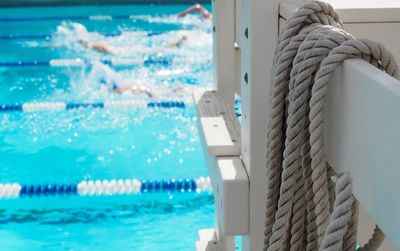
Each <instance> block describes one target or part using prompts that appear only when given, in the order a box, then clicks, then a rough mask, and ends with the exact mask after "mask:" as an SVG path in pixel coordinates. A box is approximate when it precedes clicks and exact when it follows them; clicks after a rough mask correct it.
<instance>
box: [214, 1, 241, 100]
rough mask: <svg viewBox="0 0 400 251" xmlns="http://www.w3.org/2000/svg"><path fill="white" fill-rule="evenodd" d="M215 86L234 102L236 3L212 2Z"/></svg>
mask: <svg viewBox="0 0 400 251" xmlns="http://www.w3.org/2000/svg"><path fill="white" fill-rule="evenodd" d="M212 16H213V59H214V85H215V87H216V89H217V90H218V91H222V93H223V94H224V95H225V96H226V98H227V99H228V100H229V101H230V102H232V105H233V101H234V86H235V81H236V77H235V76H236V74H235V69H236V64H235V46H234V43H235V26H234V24H235V2H234V0H212Z"/></svg>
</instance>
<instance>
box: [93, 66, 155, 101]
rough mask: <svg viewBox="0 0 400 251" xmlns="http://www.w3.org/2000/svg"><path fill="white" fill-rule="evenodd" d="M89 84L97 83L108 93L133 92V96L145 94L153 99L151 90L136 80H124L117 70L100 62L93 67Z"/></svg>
mask: <svg viewBox="0 0 400 251" xmlns="http://www.w3.org/2000/svg"><path fill="white" fill-rule="evenodd" d="M87 83H89V84H93V83H97V84H99V85H98V87H99V88H101V87H105V88H106V89H107V91H108V92H112V93H117V94H123V93H127V92H131V93H133V94H145V95H147V97H149V98H151V97H153V93H152V91H151V89H150V88H148V87H146V86H144V85H140V84H139V83H137V82H136V81H135V79H132V78H129V79H123V78H122V77H121V75H120V74H118V73H117V72H116V71H115V70H113V69H111V68H110V67H108V66H107V65H104V64H102V63H100V62H95V63H94V64H93V65H92V68H91V71H90V73H89V76H88V81H87Z"/></svg>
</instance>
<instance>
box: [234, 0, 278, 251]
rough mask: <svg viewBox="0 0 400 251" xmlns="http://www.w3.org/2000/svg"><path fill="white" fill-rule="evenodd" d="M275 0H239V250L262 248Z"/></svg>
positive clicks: (276, 26) (275, 35)
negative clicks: (243, 193)
mask: <svg viewBox="0 0 400 251" xmlns="http://www.w3.org/2000/svg"><path fill="white" fill-rule="evenodd" d="M278 5H279V0H268V1H267V0H242V6H241V13H242V16H241V24H242V25H241V43H240V47H241V48H240V49H241V78H240V79H241V96H242V130H241V132H242V133H241V135H242V159H243V162H244V165H245V167H246V170H247V173H248V175H249V180H250V226H249V230H250V231H249V234H248V235H247V236H244V237H243V241H242V243H243V250H244V251H248V250H252V251H259V250H262V249H263V240H264V219H265V216H264V214H265V200H266V190H267V189H266V187H267V184H266V167H265V159H266V157H265V155H266V153H265V151H266V137H267V117H268V110H269V107H268V104H269V102H268V93H269V82H270V78H271V74H270V72H271V68H272V60H273V57H274V51H275V46H276V42H277V38H278V17H279V14H278V12H279V10H278V7H279V6H278Z"/></svg>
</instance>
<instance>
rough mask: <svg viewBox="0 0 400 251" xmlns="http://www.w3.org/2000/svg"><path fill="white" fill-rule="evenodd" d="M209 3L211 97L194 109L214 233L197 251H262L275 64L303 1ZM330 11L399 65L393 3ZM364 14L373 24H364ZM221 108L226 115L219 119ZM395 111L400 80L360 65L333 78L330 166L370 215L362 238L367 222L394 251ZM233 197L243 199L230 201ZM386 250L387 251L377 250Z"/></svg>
mask: <svg viewBox="0 0 400 251" xmlns="http://www.w3.org/2000/svg"><path fill="white" fill-rule="evenodd" d="M212 2H213V25H214V27H215V29H214V30H215V32H214V59H215V64H214V67H215V69H214V70H215V78H214V81H215V89H216V90H217V91H216V92H214V94H212V93H210V92H208V93H205V94H204V93H203V94H200V95H199V94H197V95H195V101H196V104H197V106H198V114H199V128H200V133H201V139H202V142H203V146H204V147H203V150H204V152H205V155H206V158H207V160H208V168H209V175H210V178H211V183H212V186H213V188H214V198H215V202H216V205H215V206H216V228H215V230H208V231H201V232H200V236H199V241H198V242H197V244H196V246H197V250H214V249H215V250H234V243H233V238H232V236H234V235H241V236H242V250H244V251H248V250H253V251H258V250H262V249H263V241H264V240H263V238H264V233H263V231H264V220H265V215H264V214H265V199H266V194H265V192H266V190H267V189H266V186H267V184H266V168H265V151H266V147H265V144H266V142H265V140H266V138H267V118H268V113H269V106H268V104H269V101H268V97H269V95H268V94H269V93H270V92H269V86H268V83H269V80H270V77H271V76H270V71H271V68H272V61H273V55H274V50H275V45H276V41H277V38H278V30H279V27H280V25H282V24H283V23H284V22H285V19H286V18H288V15H290V14H291V13H293V12H294V11H295V9H296V8H297V7H298V6H299V5H302V4H304V3H305V2H306V1H279V0H272V1H263V0H235V1H225V0H215V1H214V0H213V1H212ZM329 2H330V3H331V4H333V6H334V7H336V8H337V9H338V12H339V14H343V15H344V20H345V29H347V28H348V29H349V30H350V32H352V33H353V34H354V35H356V36H357V35H360V36H363V37H367V38H371V39H374V40H377V41H379V42H382V43H384V44H387V45H388V47H389V49H390V50H392V51H393V52H394V54H395V56H397V58H398V59H400V51H399V49H398V48H399V47H398V46H397V45H396V46H394V44H395V43H397V41H398V38H399V37H398V33H396V32H393V31H395V30H396V31H397V30H400V24H399V20H397V19H398V15H397V14H396V13H398V12H396V10H399V9H400V6H399V5H398V4H395V3H393V2H388V3H382V2H380V1H366V2H365V3H364V2H363V6H362V7H363V8H362V10H360V8H359V7H360V6H357V4H359V3H356V2H352V1H348V2H342V4H341V5H339V3H337V2H336V1H334V0H331V1H329ZM335 3H336V4H337V5H336V6H335ZM383 4H386V5H387V6H386V7H387V8H384V6H383ZM392 5H393V6H392ZM369 15H372V16H373V17H375V18H377V19H379V20H377V21H376V22H371V21H368V16H369ZM346 20H349V21H346ZM238 68H240V73H239V71H238ZM238 73H239V74H238ZM238 84H240V91H239V90H238V88H237V86H238ZM234 93H236V94H240V95H241V100H242V111H241V119H242V121H241V125H240V129H239V130H240V131H241V133H240V135H239V137H240V139H236V135H235V134H234V133H232V127H236V126H235V125H233V124H234V122H232V121H231V120H230V119H229V116H228V117H227V116H226V113H230V112H231V109H232V106H231V105H230V100H232V97H233V94H234ZM218 95H222V96H224V98H225V101H221V100H220V99H219V98H217V96H218ZM210 96H211V98H210ZM207 99H208V100H209V102H206V101H207ZM202 100H203V102H201V101H202ZM224 106H227V108H226V109H225V110H220V109H221V107H224ZM205 107H206V108H205ZM207 107H208V108H207ZM204 109H208V110H206V111H207V112H204ZM210 111H212V112H210ZM399 111H400V82H399V81H397V80H395V79H393V78H392V77H390V76H388V75H387V74H385V73H383V72H381V71H379V70H377V69H376V68H374V67H373V66H371V65H369V64H367V63H365V62H363V61H361V60H347V61H345V62H344V63H343V65H342V66H341V67H340V68H339V69H338V70H336V72H335V76H334V79H333V80H332V83H331V84H330V87H329V90H328V95H327V108H326V123H325V124H326V125H327V127H326V129H325V138H326V146H327V149H326V154H327V156H328V161H329V163H330V164H331V165H332V167H333V168H334V169H335V170H336V172H338V173H341V172H344V171H347V172H350V173H351V174H352V176H353V177H354V195H355V196H356V198H357V199H358V200H359V202H360V204H361V207H362V208H364V209H365V211H366V212H367V214H365V212H362V214H361V216H360V217H361V218H360V232H367V235H370V234H371V233H370V232H369V231H365V229H367V228H366V227H365V226H366V222H367V221H369V223H370V224H372V223H376V224H378V225H379V226H380V227H381V229H382V230H383V231H384V232H385V234H386V236H387V237H388V239H389V240H390V241H391V242H392V244H393V246H394V247H395V248H396V249H400V239H399V238H398V233H399V229H400V227H399V226H400V216H399V215H398V214H396V213H397V211H398V210H399V209H400V199H399V198H398V196H396V193H397V191H399V187H398V182H397V180H398V178H399V177H400V172H399V171H398V170H399V168H398V165H399V164H398V163H399V161H398V158H397V156H398V155H399V149H400V136H399V135H400V134H399V133H398V130H399V128H400V115H399V114H400V113H399ZM230 128H231V129H230ZM238 149H240V150H239V151H238ZM243 172H244V173H245V174H246V175H243ZM234 174H236V175H234ZM227 186H231V187H230V188H229V190H227V189H226V188H225V189H224V187H227ZM217 191H219V192H217ZM221 191H223V192H222V193H221ZM230 192H232V193H235V194H237V196H239V197H237V198H240V199H238V200H234V199H232V198H230V196H231V194H230ZM239 200H240V201H239ZM243 204H246V205H247V207H246V206H244V207H243ZM238 206H242V207H243V209H242V210H241V212H236V211H235V208H237V207H238ZM227 215H229V218H227V217H226V216H227ZM366 215H368V217H367V216H366ZM369 217H370V218H371V219H367V218H369ZM362 234H363V233H361V235H362ZM361 239H363V238H361ZM362 241H364V240H362ZM207 248H208V249H207ZM213 248H214V249H213ZM392 249H393V247H390V244H388V243H384V246H383V247H382V250H392Z"/></svg>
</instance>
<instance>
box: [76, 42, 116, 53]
mask: <svg viewBox="0 0 400 251" xmlns="http://www.w3.org/2000/svg"><path fill="white" fill-rule="evenodd" d="M78 43H80V44H81V45H82V46H83V47H85V48H88V49H91V50H93V51H97V52H100V53H104V54H109V55H114V54H115V52H114V50H113V49H112V48H111V47H110V46H109V45H108V44H106V43H105V42H94V43H89V42H88V41H85V40H83V39H79V40H78Z"/></svg>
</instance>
